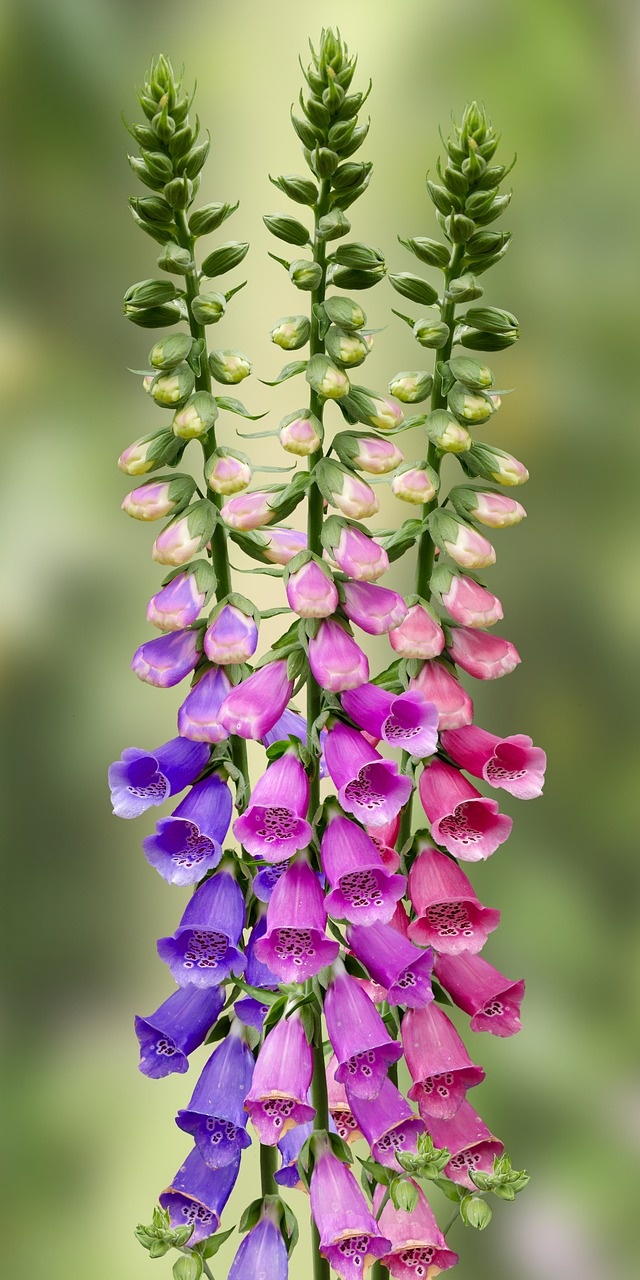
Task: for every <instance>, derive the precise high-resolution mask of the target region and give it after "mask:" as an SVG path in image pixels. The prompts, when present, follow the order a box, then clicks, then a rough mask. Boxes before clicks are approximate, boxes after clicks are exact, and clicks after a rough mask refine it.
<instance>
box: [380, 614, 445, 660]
mask: <svg viewBox="0 0 640 1280" xmlns="http://www.w3.org/2000/svg"><path fill="white" fill-rule="evenodd" d="M389 643H390V645H391V648H392V649H393V650H394V651H395V653H399V654H400V657H401V658H437V656H438V654H439V653H442V650H443V649H444V631H443V630H442V627H441V626H440V624H439V623H438V622H437V621H436V619H435V618H434V617H433V615H432V614H431V613H430V612H429V611H428V610H427V609H425V607H424V605H422V604H413V605H411V608H410V609H409V612H408V613H407V616H406V618H405V619H404V621H403V622H401V623H400V626H399V627H394V628H393V631H390V632H389Z"/></svg>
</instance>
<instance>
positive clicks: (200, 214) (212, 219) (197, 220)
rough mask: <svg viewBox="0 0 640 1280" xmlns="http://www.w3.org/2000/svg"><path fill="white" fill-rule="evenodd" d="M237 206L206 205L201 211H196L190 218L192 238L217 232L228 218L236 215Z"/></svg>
mask: <svg viewBox="0 0 640 1280" xmlns="http://www.w3.org/2000/svg"><path fill="white" fill-rule="evenodd" d="M237 208H238V205H237V203H236V204H205V205H203V206H202V208H201V209H194V211H193V213H192V214H191V216H190V218H189V231H190V232H191V235H192V236H196V238H197V237H198V236H206V235H208V234H209V232H210V231H216V230H217V229H218V227H220V226H222V223H223V222H225V221H226V219H227V218H229V217H230V216H231V214H232V213H235V211H236V209H237Z"/></svg>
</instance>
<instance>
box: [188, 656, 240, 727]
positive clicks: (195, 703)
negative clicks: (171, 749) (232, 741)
mask: <svg viewBox="0 0 640 1280" xmlns="http://www.w3.org/2000/svg"><path fill="white" fill-rule="evenodd" d="M230 688H231V684H230V682H229V677H228V676H227V673H226V671H225V670H224V667H210V669H209V670H208V671H205V673H204V675H203V676H201V677H200V679H199V680H198V683H197V684H195V685H194V686H193V688H192V690H191V693H189V694H188V695H187V697H186V698H185V700H184V702H183V704H182V706H181V707H180V710H179V711H178V729H179V730H180V733H181V734H182V736H183V737H184V738H191V739H192V741H194V742H213V743H216V742H222V741H223V739H224V738H228V737H229V733H228V731H227V730H226V729H225V728H224V727H223V725H222V724H221V722H220V715H219V712H220V708H221V706H222V704H223V702H224V700H225V698H226V696H227V694H228V692H229V690H230Z"/></svg>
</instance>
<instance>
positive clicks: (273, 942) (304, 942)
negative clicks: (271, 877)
mask: <svg viewBox="0 0 640 1280" xmlns="http://www.w3.org/2000/svg"><path fill="white" fill-rule="evenodd" d="M326 922H327V912H326V908H325V904H324V895H323V892H322V889H321V888H320V884H319V882H318V877H317V876H316V874H315V872H314V871H312V869H311V867H310V866H309V863H308V862H306V861H305V860H304V859H300V860H297V861H296V862H294V863H293V864H292V865H291V866H290V867H289V868H288V869H287V871H285V873H284V875H283V876H282V877H281V878H280V880H279V881H278V883H277V885H276V887H275V889H274V891H273V893H272V895H271V898H270V901H269V906H268V908H267V929H266V933H265V935H264V937H263V938H260V939H259V940H258V941H257V942H256V945H255V953H256V956H257V957H258V960H261V961H262V963H263V964H266V965H268V967H269V968H270V969H271V972H272V973H277V975H278V977H279V978H280V981H281V982H306V980H307V978H312V977H313V976H314V974H316V973H319V972H320V970H321V969H324V968H325V966H326V965H328V964H332V963H333V961H334V960H335V958H336V956H337V954H338V951H339V950H340V947H339V944H338V943H337V942H334V941H332V940H331V939H329V938H328V937H327V935H326V933H325V925H326Z"/></svg>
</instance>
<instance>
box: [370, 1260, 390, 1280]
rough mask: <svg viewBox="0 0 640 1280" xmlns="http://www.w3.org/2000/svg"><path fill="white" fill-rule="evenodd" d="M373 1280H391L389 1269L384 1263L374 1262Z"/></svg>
mask: <svg viewBox="0 0 640 1280" xmlns="http://www.w3.org/2000/svg"><path fill="white" fill-rule="evenodd" d="M371 1280H389V1268H388V1267H385V1265H384V1263H383V1262H374V1264H373V1266H372V1268H371Z"/></svg>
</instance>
